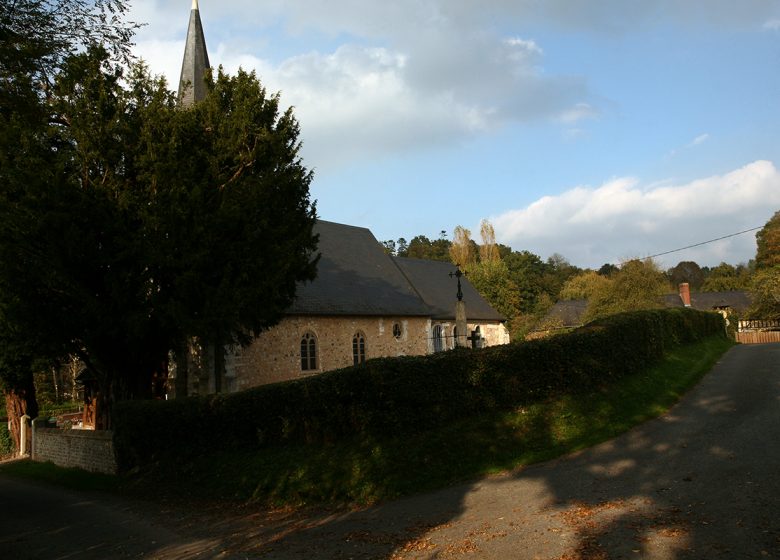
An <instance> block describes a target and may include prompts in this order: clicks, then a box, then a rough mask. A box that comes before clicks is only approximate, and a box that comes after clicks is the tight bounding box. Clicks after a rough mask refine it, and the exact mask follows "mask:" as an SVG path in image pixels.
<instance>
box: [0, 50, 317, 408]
mask: <svg viewBox="0 0 780 560" xmlns="http://www.w3.org/2000/svg"><path fill="white" fill-rule="evenodd" d="M40 113H45V116H46V117H48V116H49V115H51V119H48V118H46V119H44V118H41V120H39V121H38V122H34V123H30V122H26V123H25V125H24V126H21V125H20V126H18V127H17V128H16V129H14V130H13V131H12V132H13V134H11V132H8V130H3V132H2V133H0V134H2V137H1V138H2V142H3V144H2V150H0V154H1V155H0V157H3V158H4V160H3V163H5V162H6V161H7V162H8V165H7V166H5V165H3V166H2V167H1V168H0V179H2V181H0V217H1V218H2V219H0V313H2V316H0V320H3V321H5V322H6V323H7V324H10V325H12V327H13V329H14V330H15V331H16V332H17V333H18V336H15V340H23V341H26V342H27V343H29V344H30V346H32V347H33V348H35V350H36V352H38V353H40V354H42V355H43V356H45V357H47V358H50V359H52V360H53V359H56V358H59V357H61V356H64V355H67V354H75V355H78V356H79V357H80V358H81V359H82V361H83V362H84V363H85V365H87V366H88V367H90V369H92V370H93V371H94V372H95V373H96V374H97V375H98V379H99V381H100V383H101V385H102V389H103V390H102V393H103V394H104V395H108V394H110V395H112V396H114V397H125V396H145V395H148V394H149V392H150V390H151V383H150V379H151V375H152V374H153V372H154V371H156V370H157V369H159V368H160V367H161V366H160V364H162V363H164V362H165V359H166V358H167V355H168V351H169V350H171V349H173V348H176V347H177V345H179V344H180V343H181V341H182V340H184V339H185V338H187V337H189V336H199V337H202V338H205V339H207V340H211V341H219V342H220V343H229V342H231V341H235V340H243V339H246V338H247V337H248V335H249V334H250V333H256V332H259V331H260V330H262V329H264V328H267V327H268V326H270V325H272V324H274V323H275V322H277V321H278V319H279V317H280V316H281V313H282V312H283V310H284V309H286V308H287V307H288V306H289V304H290V303H291V302H292V299H293V297H294V291H295V285H296V282H298V281H303V280H310V279H312V278H313V277H314V274H315V271H316V266H315V262H314V261H315V259H313V258H312V257H313V252H314V250H315V248H316V239H315V237H314V236H313V233H312V227H313V224H314V219H315V209H314V206H313V204H312V203H311V201H310V199H309V184H310V182H311V179H312V176H311V173H310V172H309V171H308V170H306V169H305V167H304V166H303V164H302V162H301V160H300V158H299V155H298V150H299V142H298V134H299V128H298V123H297V121H296V120H295V118H294V116H293V114H292V112H291V110H287V111H285V112H283V113H280V111H279V98H278V96H275V95H270V96H269V95H267V93H266V91H265V89H264V88H263V87H262V85H261V84H260V83H259V81H258V80H257V78H256V77H255V76H254V74H247V73H245V72H239V73H238V75H236V76H234V77H231V76H227V75H226V74H224V73H223V72H222V71H221V70H220V71H219V72H218V74H217V76H216V77H214V78H213V79H212V85H211V88H210V94H209V95H208V96H207V98H206V99H205V100H204V101H203V102H201V103H199V104H197V105H196V106H195V107H193V108H191V109H188V110H182V109H180V108H179V107H177V106H176V102H175V97H174V94H172V93H171V92H169V91H168V90H167V88H166V85H165V83H164V82H163V81H160V80H155V79H152V78H150V77H149V75H148V73H147V71H146V70H145V68H143V67H142V66H134V67H132V68H131V70H130V72H129V73H127V72H125V71H123V70H122V69H121V68H120V67H117V66H114V65H112V64H111V63H110V62H109V60H108V58H107V55H106V52H105V50H103V49H102V48H100V47H92V48H90V49H89V50H88V51H87V52H86V53H83V54H81V55H78V56H74V57H70V58H67V59H66V60H65V61H64V63H63V64H62V70H61V72H60V73H59V74H58V75H57V80H56V86H55V87H54V88H53V89H52V90H51V92H50V98H49V99H48V100H47V101H46V104H45V111H40ZM14 135H15V136H14ZM19 142H26V144H23V145H24V146H26V149H23V150H19V148H18V144H19ZM0 326H2V325H0ZM0 334H2V333H0Z"/></svg>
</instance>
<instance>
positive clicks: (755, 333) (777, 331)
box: [737, 321, 780, 344]
mask: <svg viewBox="0 0 780 560" xmlns="http://www.w3.org/2000/svg"><path fill="white" fill-rule="evenodd" d="M737 342H740V343H742V344H766V343H769V342H780V321H740V322H739V330H738V332H737Z"/></svg>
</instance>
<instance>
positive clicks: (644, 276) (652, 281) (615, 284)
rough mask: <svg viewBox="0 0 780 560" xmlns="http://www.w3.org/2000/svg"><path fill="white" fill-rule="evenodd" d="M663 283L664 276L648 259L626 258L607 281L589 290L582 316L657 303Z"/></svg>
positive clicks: (606, 313) (650, 306)
mask: <svg viewBox="0 0 780 560" xmlns="http://www.w3.org/2000/svg"><path fill="white" fill-rule="evenodd" d="M667 286H668V284H667V281H666V277H665V276H664V274H663V272H661V271H660V269H659V268H658V265H657V264H656V263H655V262H654V261H652V260H651V259H646V260H638V259H634V260H630V261H626V262H624V263H623V264H622V265H621V267H620V270H619V271H618V272H616V273H615V274H614V275H613V276H612V279H611V280H610V281H608V282H607V283H605V284H603V285H601V286H599V288H598V289H597V290H596V291H595V292H594V293H593V295H592V297H591V298H590V301H589V302H588V308H587V310H586V312H585V317H584V320H585V321H586V322H587V321H592V320H594V319H597V318H599V317H604V316H606V315H612V314H614V313H622V312H624V311H638V310H641V309H654V308H657V307H661V305H662V304H661V301H660V297H661V296H663V295H664V293H666V290H667Z"/></svg>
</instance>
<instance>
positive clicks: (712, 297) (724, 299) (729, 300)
mask: <svg viewBox="0 0 780 560" xmlns="http://www.w3.org/2000/svg"><path fill="white" fill-rule="evenodd" d="M664 304H665V305H666V307H683V302H682V299H680V296H679V294H669V295H667V296H664ZM750 304H751V300H750V294H749V293H748V292H743V291H732V292H699V293H695V294H691V307H693V308H694V309H698V310H700V311H712V310H713V309H719V308H726V307H728V308H731V309H733V310H734V311H736V312H738V313H739V312H743V311H746V310H747V308H748V307H750Z"/></svg>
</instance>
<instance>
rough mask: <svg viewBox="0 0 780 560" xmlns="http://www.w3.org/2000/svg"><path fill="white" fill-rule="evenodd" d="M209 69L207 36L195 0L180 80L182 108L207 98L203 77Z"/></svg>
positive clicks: (195, 0)
mask: <svg viewBox="0 0 780 560" xmlns="http://www.w3.org/2000/svg"><path fill="white" fill-rule="evenodd" d="M208 69H209V53H208V51H207V50H206V36H205V35H204V34H203V24H202V23H201V21H200V10H199V9H198V2H197V0H193V2H192V9H191V10H190V23H189V26H188V27H187V42H186V43H185V45H184V59H183V60H182V63H181V76H180V78H179V103H181V104H182V106H184V107H188V106H190V105H192V104H193V103H195V102H197V101H202V100H203V99H204V98H205V97H206V93H207V92H206V83H205V82H204V81H203V77H204V76H205V74H206V70H208Z"/></svg>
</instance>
